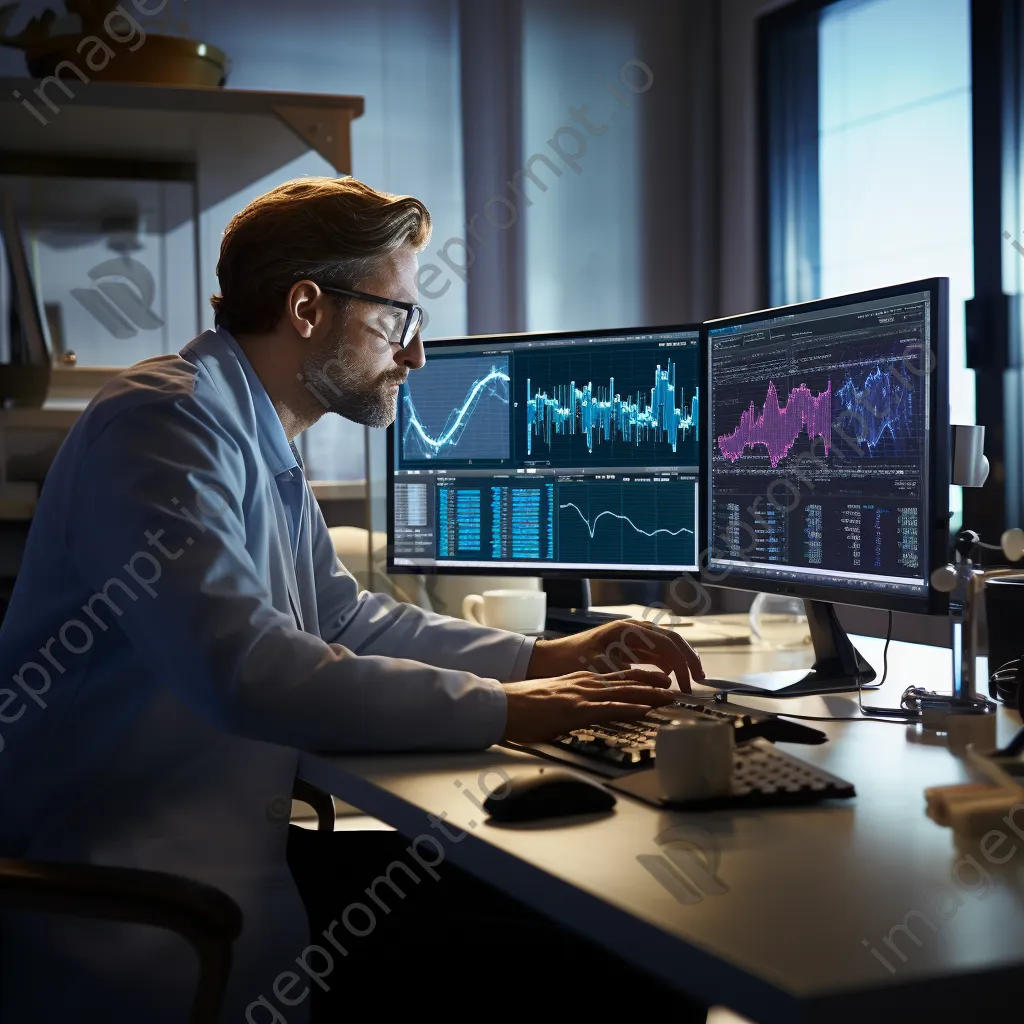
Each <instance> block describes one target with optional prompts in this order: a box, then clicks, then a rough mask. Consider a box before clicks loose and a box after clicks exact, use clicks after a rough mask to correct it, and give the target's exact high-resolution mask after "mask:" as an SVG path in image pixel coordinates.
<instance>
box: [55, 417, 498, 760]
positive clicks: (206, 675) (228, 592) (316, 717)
mask: <svg viewBox="0 0 1024 1024" xmlns="http://www.w3.org/2000/svg"><path fill="white" fill-rule="evenodd" d="M262 467H263V464H262V461H261V460H259V459H258V457H257V456H256V455H255V454H254V453H253V452H252V451H251V450H250V449H249V448H248V446H247V445H246V444H244V443H243V444H240V443H239V442H238V440H237V439H236V438H234V437H233V436H232V434H231V433H230V431H229V430H227V429H226V428H225V427H224V425H223V424H221V423H219V422H218V421H217V418H216V415H215V413H214V412H212V411H210V410H208V409H207V408H206V407H205V406H200V405H199V403H197V402H195V401H194V400H193V399H191V398H190V397H181V398H161V399H159V400H155V401H150V402H148V403H146V404H143V405H139V406H135V407H133V408H131V409H128V410H125V411H122V412H121V413H119V414H118V415H117V416H116V417H114V419H113V420H112V421H111V422H110V423H108V424H107V425H106V426H105V427H104V429H103V430H102V432H101V433H100V434H99V435H98V436H97V437H96V438H94V439H93V440H92V441H91V443H90V444H88V446H87V448H86V449H85V450H84V452H83V454H82V457H81V458H80V459H79V462H78V465H77V467H76V476H75V479H74V481H73V485H72V488H71V494H72V500H73V503H74V513H73V514H72V515H69V517H68V526H67V530H66V536H65V541H66V543H67V545H68V549H69V553H70V557H71V559H72V562H73V564H74V565H75V566H76V568H77V571H78V573H79V574H80V575H81V576H82V578H83V579H84V581H85V583H86V584H87V585H88V586H89V587H91V588H93V590H94V592H95V593H97V594H102V593H105V592H106V591H105V590H104V588H105V587H106V588H107V589H108V590H109V587H110V585H111V582H112V581H113V580H117V581H120V582H123V583H124V584H127V585H128V586H129V587H130V588H131V591H132V594H133V597H132V599H131V600H130V601H129V600H122V601H121V602H120V610H119V613H118V618H117V625H118V626H119V628H120V629H121V630H122V631H123V633H124V634H125V636H126V637H127V638H128V641H129V642H130V643H131V645H132V646H133V647H134V649H135V651H136V653H137V655H138V657H139V658H140V659H141V660H142V661H143V662H144V663H145V664H146V665H148V666H149V667H150V669H151V671H152V673H153V675H154V676H155V677H156V678H158V679H159V680H160V681H161V682H162V683H163V684H164V685H165V686H167V687H168V688H169V689H171V690H172V691H173V692H174V693H175V694H177V695H178V696H179V698H180V699H181V700H182V701H183V702H184V703H186V704H187V705H188V706H189V707H191V708H193V709H194V710H195V711H196V712H197V713H198V714H200V715H201V716H203V717H204V718H206V719H207V720H208V721H210V722H212V723H213V724H214V725H215V726H217V727H218V728H221V729H223V730H224V731H228V732H232V733H236V734H238V735H242V736H246V737H249V738H252V739H258V740H264V741H268V742H272V743H277V744H281V745H286V746H292V747H296V748H299V749H304V750H387V749H392V750H397V749H401V750H426V749H455V750H460V749H482V748H485V747H487V746H490V745H491V744H492V743H496V742H498V741H499V740H500V739H501V737H502V735H503V734H504V730H505V715H506V708H505V695H504V693H503V691H502V687H501V682H500V681H499V679H498V678H496V677H495V675H494V673H493V672H488V671H486V667H485V659H476V658H466V659H460V658H454V659H453V658H442V659H440V661H441V662H442V664H441V665H440V666H439V667H435V666H429V665H426V664H423V663H422V662H419V661H417V660H415V658H414V657H410V656H408V655H411V654H412V653H413V652H414V651H423V650H425V649H426V646H425V644H424V643H423V642H420V643H419V644H415V645H407V644H405V643H404V642H401V638H403V637H406V636H412V635H414V634H417V633H419V632H420V630H421V629H422V628H423V627H422V624H419V623H417V621H416V618H415V616H405V617H403V616H402V615H399V616H397V621H401V626H400V627H398V629H397V631H396V632H395V633H394V634H393V636H392V635H390V634H389V636H388V638H387V639H385V636H384V631H383V629H380V628H377V627H379V626H380V624H381V622H382V621H383V620H384V619H387V618H388V617H389V616H392V617H394V612H393V611H392V610H388V609H385V608H384V607H383V606H376V605H372V603H370V602H365V601H363V602H361V603H362V604H364V605H365V609H366V610H365V611H364V610H362V609H361V608H360V609H356V610H355V612H354V614H353V615H352V616H351V623H350V624H351V625H354V626H356V628H353V629H352V630H351V633H352V641H353V643H354V644H355V645H356V646H357V647H358V648H359V650H358V651H356V650H354V649H353V647H351V646H347V645H346V644H345V643H342V642H326V641H325V640H322V639H320V638H319V637H316V636H314V635H313V634H311V633H307V632H305V631H303V630H301V629H299V628H298V626H297V624H296V622H295V620H294V617H293V616H292V615H290V614H286V613H284V612H282V611H281V610H279V609H278V608H276V607H275V606H274V604H273V600H272V596H271V595H272V585H273V578H274V576H275V574H280V573H281V572H283V566H282V563H281V559H282V558H283V557H288V556H290V552H282V551H281V550H280V545H279V541H278V534H277V529H276V520H274V519H273V509H274V504H273V501H272V497H273V495H272V490H268V489H272V488H273V487H274V481H273V480H272V478H270V477H269V475H268V474H266V472H265V470H264V471H261V468H262ZM250 552H252V553H250ZM254 556H255V557H254ZM282 580H283V577H280V576H279V578H278V583H279V584H280V585H281V586H283V582H281V581H282ZM371 605H372V607H374V608H376V609H377V610H376V611H373V610H371ZM347 632H348V631H342V632H339V640H340V639H341V638H342V637H344V635H345V633H347ZM467 646H471V642H469V641H467ZM507 648H508V651H509V655H508V661H509V662H510V663H513V662H516V660H517V657H518V654H517V653H513V652H512V645H511V643H509V644H508V645H507ZM395 653H401V654H402V655H403V656H402V657H392V656H389V655H392V654H395ZM456 661H461V662H462V667H454V666H455V662H456ZM449 666H451V667H449ZM470 666H472V667H475V668H476V669H477V671H476V672H474V671H472V668H471V667H470ZM496 667H498V668H504V667H505V666H496ZM96 671H98V672H101V671H102V664H101V663H98V664H97V668H96Z"/></svg>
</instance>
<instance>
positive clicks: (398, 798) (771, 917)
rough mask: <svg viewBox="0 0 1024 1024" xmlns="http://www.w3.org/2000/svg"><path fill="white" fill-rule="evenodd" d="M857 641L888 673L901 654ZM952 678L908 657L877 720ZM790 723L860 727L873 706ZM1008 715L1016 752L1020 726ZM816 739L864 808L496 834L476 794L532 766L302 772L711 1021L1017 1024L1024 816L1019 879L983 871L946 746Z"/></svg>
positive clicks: (795, 658) (902, 736)
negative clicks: (929, 813) (961, 823)
mask: <svg viewBox="0 0 1024 1024" xmlns="http://www.w3.org/2000/svg"><path fill="white" fill-rule="evenodd" d="M855 642H856V643H857V646H858V648H859V649H860V650H861V652H862V653H863V654H864V655H865V656H866V657H867V658H868V659H869V660H870V661H871V662H872V664H873V665H875V666H876V668H880V667H881V650H882V642H881V641H879V640H875V639H872V638H864V637H857V638H855ZM808 655H809V652H798V651H793V652H786V653H784V654H782V655H780V654H778V653H772V652H766V651H763V650H757V649H742V648H741V649H739V650H737V649H735V648H732V649H730V648H723V649H719V650H708V651H706V652H702V658H703V660H704V663H705V667H706V669H707V672H708V674H709V675H715V676H729V675H736V674H739V673H742V672H746V671H762V670H765V669H769V668H772V667H780V668H782V667H786V668H791V667H802V666H803V665H807V664H808V663H809V657H808ZM801 659H802V660H801ZM949 665H950V652H949V651H948V650H940V649H937V648H927V647H921V646H918V645H913V644H903V643H893V644H892V645H891V647H890V651H889V675H890V680H891V681H890V682H889V683H887V685H886V687H885V688H884V689H883V690H882V691H880V692H873V693H872V703H883V702H884V703H887V704H890V705H892V704H895V703H896V702H897V701H898V698H899V694H900V693H901V692H902V690H903V689H904V688H905V687H906V686H907V685H908V684H910V683H922V684H927V685H929V686H930V687H931V686H934V687H936V688H938V687H939V686H940V685H942V680H944V679H947V678H948V677H949ZM749 700H750V703H751V705H752V706H753V705H755V704H758V703H760V704H763V706H766V707H768V706H775V707H777V706H778V702H762V701H757V700H755V699H754V698H750V699H749ZM786 707H788V708H790V709H791V710H792V711H793V712H795V713H796V712H798V713H806V714H829V713H832V714H836V715H845V714H850V713H852V711H853V709H855V707H856V698H855V697H854V698H853V699H852V700H851V699H850V698H847V697H844V696H839V697H837V696H830V697H827V698H804V699H801V700H799V701H787V702H786ZM1000 715H1001V721H1000V725H999V728H1000V735H999V740H1000V743H1004V742H1005V741H1006V740H1007V739H1008V738H1009V736H1010V735H1012V734H1013V732H1015V731H1016V728H1017V727H1018V725H1019V721H1018V720H1017V719H1016V715H1011V714H1010V713H1009V712H1006V711H1001V712H1000ZM817 724H818V725H819V726H820V727H821V728H824V729H825V730H826V731H827V732H828V733H829V734H830V736H831V742H829V743H827V744H824V745H823V746H820V747H798V746H792V745H783V746H784V749H787V750H789V751H790V752H791V753H794V754H796V755H797V756H799V757H803V758H805V759H807V760H808V761H812V762H815V763H817V764H820V765H822V766H823V767H825V768H827V769H828V770H830V771H833V772H834V773H836V774H838V775H840V776H842V777H844V778H846V779H848V780H850V781H851V782H853V783H854V784H855V786H856V788H857V794H858V795H857V797H856V799H855V800H852V801H849V802H848V803H842V804H840V805H838V806H822V807H811V808H794V809H782V808H780V809H772V810H765V811H757V812H753V811H750V812H743V813H731V812H716V813H712V814H681V813H669V812H665V811H660V810H658V809H656V808H653V807H649V806H646V805H644V804H641V803H639V802H636V801H634V800H632V799H630V798H628V797H625V796H620V797H619V801H618V804H617V806H616V809H615V812H614V813H613V814H611V815H609V816H607V817H604V818H600V819H598V820H592V819H591V820H584V821H580V820H577V821H575V822H570V821H563V822H560V823H555V824H545V825H543V826H541V825H529V826H505V827H500V826H497V825H491V824H488V823H486V822H484V821H483V815H482V812H481V811H480V810H479V808H478V807H476V806H474V804H473V802H471V800H470V799H469V797H468V796H467V791H469V795H471V796H476V797H477V798H478V799H479V798H480V797H481V796H482V795H483V794H484V793H485V792H486V791H487V790H489V789H493V788H495V787H496V786H497V785H498V784H500V781H501V776H500V772H508V773H510V774H511V773H514V772H516V771H517V770H521V769H524V768H532V767H533V766H535V765H536V764H537V763H538V762H537V759H535V758H533V757H532V756H530V755H528V754H523V753H520V752H515V751H510V750H506V749H504V748H500V747H492V748H491V749H490V750H488V751H485V752H482V753H479V754H447V755H446V754H430V755H397V756H396V755H385V756H371V757H366V756H362V757H360V756H305V757H304V758H303V760H302V763H301V766H300V773H301V774H302V775H303V777H304V778H306V779H308V780H309V781H310V782H312V783H314V784H315V785H317V786H320V787H321V788H323V789H327V790H329V791H330V792H332V793H334V794H335V795H337V796H338V797H340V798H341V799H342V800H345V801H349V802H351V803H353V804H355V805H356V806H358V807H360V808H362V809H363V810H364V811H365V812H366V813H368V814H372V815H375V816H377V817H379V818H380V819H382V820H384V821H386V822H388V823H389V824H391V825H393V826H395V828H397V829H398V830H399V831H401V832H403V833H404V834H406V835H409V836H413V837H415V836H418V835H433V836H437V837H438V839H439V841H440V842H441V843H442V844H443V856H444V857H445V858H446V859H449V860H451V861H452V862H453V863H456V864H458V865H459V866H461V867H464V868H466V869H467V870H469V871H471V872H472V873H474V874H476V875H477V876H479V877H481V878H483V879H484V880H486V881H488V882H489V883H491V884H492V885H494V886H496V887H497V888H499V889H502V890H504V891H506V892H508V893H510V894H512V895H513V896H515V897H517V898H519V899H520V900H522V901H523V902H525V903H527V904H530V905H531V906H533V907H535V908H536V909H538V910H540V911H542V912H544V913H546V914H548V915H549V916H551V917H553V918H555V919H557V920H559V921H562V922H563V923H565V924H568V925H570V926H573V927H575V928H577V929H578V930H580V931H581V932H583V933H584V934H586V935H588V936H589V937H590V938H591V939H592V940H594V941H595V942H597V943H599V944H601V945H602V946H604V947H606V948H607V949H609V950H611V951H613V952H614V953H616V954H618V955H620V956H622V957H623V958H624V959H626V960H629V961H632V962H633V963H636V964H639V965H641V966H644V967H646V969H648V970H649V971H651V972H652V973H654V974H656V975H658V976H660V977H662V978H664V979H665V980H666V981H668V982H670V983H671V984H674V985H676V986H677V987H679V988H680V989H682V990H684V991H686V992H689V993H691V994H692V995H694V996H695V997H697V998H699V999H701V1000H703V1001H704V1002H706V1003H707V1004H708V1005H724V1006H728V1007H730V1008H731V1009H733V1010H735V1011H736V1012H738V1013H740V1014H742V1015H744V1016H746V1017H748V1018H750V1019H752V1020H754V1021H757V1022H761V1024H775V1022H778V1024H794V1022H803V1021H807V1022H812V1021H813V1022H823V1024H824V1022H828V1024H839V1022H847V1021H849V1022H863V1021H866V1020H870V1021H871V1022H872V1024H884V1022H888V1021H893V1022H895V1021H901V1022H903V1021H905V1020H907V1019H908V1018H909V1019H911V1020H935V1021H957V1022H960V1021H974V1020H986V1019H993V1020H995V1019H996V1018H995V1016H994V1013H993V1015H992V1016H991V1018H990V1017H988V1016H987V1015H981V1014H978V1013H976V1007H977V1006H978V1003H979V1000H980V999H991V1002H990V1003H989V1006H990V1007H996V1006H998V1007H1001V1008H1002V1012H1003V1013H1004V1014H1005V1013H1010V1014H1011V1015H1012V1014H1015V1013H1016V1012H1017V1011H1014V1010H1013V1009H1012V1007H1014V1006H1017V1007H1019V1006H1020V1005H1022V1003H1024V810H1022V811H1021V812H1020V813H1018V814H1017V816H1016V818H1015V821H1016V823H1017V826H1018V828H1019V830H1020V834H1019V835H1018V834H1016V833H1015V832H1014V831H1013V830H1012V829H1011V828H1010V827H1009V826H1007V828H1006V835H1007V839H1006V840H1005V842H1004V844H1003V845H1002V846H1001V847H1000V848H999V856H1004V855H1005V854H1006V853H1008V852H1010V850H1011V849H1013V848H1015V850H1016V852H1015V853H1014V855H1013V856H1012V857H1011V858H1010V859H1009V861H1008V862H1007V864H1006V865H1005V866H1004V867H1003V868H997V867H995V866H994V865H992V864H991V863H989V862H988V860H987V859H986V858H985V857H984V856H983V855H982V853H981V851H980V850H973V851H965V852H966V853H967V854H968V855H970V856H972V857H973V858H974V862H975V863H976V864H978V865H979V866H980V867H981V868H982V869H983V871H984V872H985V873H984V874H981V873H979V872H978V871H977V870H975V869H974V867H973V866H972V864H971V862H970V861H967V860H964V859H963V857H964V854H963V853H958V852H957V851H956V849H955V847H954V842H953V836H952V833H951V832H950V831H949V830H948V829H944V828H940V827H939V826H937V825H935V824H934V823H933V822H932V821H931V820H929V819H928V818H927V817H926V816H925V813H924V796H923V790H924V788H925V787H926V786H930V785H938V784H943V783H952V782H958V781H963V780H964V779H965V778H966V773H965V772H964V770H963V768H962V765H961V763H960V762H959V761H958V760H957V759H956V758H955V757H954V756H953V755H952V754H951V753H950V752H949V751H948V750H947V749H946V748H945V746H939V745H930V744H929V743H928V742H927V741H926V739H925V738H923V737H921V736H919V735H918V734H917V733H916V730H908V728H907V727H905V726H900V725H895V724H892V723H883V722H855V723H817ZM428 814H432V815H435V816H438V815H442V814H444V815H445V818H446V825H447V827H448V828H449V829H452V831H451V833H450V834H451V835H454V836H456V839H457V840H458V841H455V842H452V841H448V840H447V839H446V838H445V837H444V836H443V835H442V834H441V833H440V832H439V830H437V829H434V828H432V827H431V826H430V823H429V821H428V819H427V815H428ZM454 829H462V830H464V831H465V836H464V838H461V839H459V838H458V833H457V832H456V831H454ZM670 829H676V830H677V832H676V834H675V838H673V833H671V832H668V830H670ZM666 833H667V835H666ZM659 838H660V839H661V841H662V844H664V842H665V841H666V840H670V841H672V842H675V843H677V844H679V845H680V846H681V847H683V848H684V849H685V850H688V851H690V853H689V856H691V857H692V858H693V861H692V863H693V864H694V866H695V868H696V869H697V870H696V872H695V874H694V873H691V878H694V877H697V878H700V876H701V875H702V870H701V869H702V868H704V869H705V870H704V872H703V876H704V877H703V883H702V884H703V889H704V892H703V893H702V892H701V891H700V889H698V888H694V890H693V891H692V892H689V891H688V890H687V889H686V888H685V887H680V888H679V891H677V892H676V893H675V894H673V893H672V892H670V891H669V890H668V889H666V888H665V887H664V886H663V885H662V884H661V883H660V882H659V881H658V880H657V879H656V878H655V877H654V875H653V874H652V873H651V872H650V871H649V870H648V869H647V868H646V867H645V866H644V864H643V862H642V861H640V860H638V858H640V857H644V856H645V855H646V856H660V855H661V854H662V853H663V849H664V847H663V845H659V841H658V840H659ZM425 849H427V850H428V852H427V853H425V854H424V856H425V857H428V858H429V857H431V856H432V854H431V853H430V852H429V849H430V847H429V844H427V846H426V847H425ZM386 867H387V865H381V871H382V872H383V871H384V869H385V868H386ZM708 867H709V868H710V876H711V877H710V878H709V877H708V871H707V870H706V869H707V868H708ZM989 879H990V880H991V881H989ZM716 880H717V881H716ZM371 881H372V879H367V885H369V884H370V882H371ZM439 884H443V883H439ZM922 915H924V916H922ZM924 917H927V919H928V920H927V921H926V920H925V919H924ZM929 921H930V922H931V924H932V925H933V926H934V927H930V926H929V923H928V922H929ZM886 939H889V942H890V943H891V945H890V944H887V943H886ZM872 950H874V951H876V952H877V954H878V956H880V957H882V958H884V959H885V961H886V963H887V964H888V965H889V966H888V967H887V966H885V964H883V963H882V961H881V960H879V959H878V956H876V955H875V954H874V953H873V952H872ZM897 951H898V952H897ZM593 980H594V983H595V984H599V980H600V979H593ZM638 1006H642V997H641V1001H640V1002H639V1003H638Z"/></svg>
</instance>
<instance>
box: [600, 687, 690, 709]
mask: <svg viewBox="0 0 1024 1024" xmlns="http://www.w3.org/2000/svg"><path fill="white" fill-rule="evenodd" d="M599 692H600V695H601V698H602V699H601V700H594V701H591V703H594V704H601V703H603V701H608V700H611V701H622V702H625V703H628V704H646V705H647V706H648V707H661V706H662V705H664V704H671V703H672V702H673V701H674V700H675V694H673V693H669V692H668V691H667V690H664V689H662V688H661V687H658V686H638V685H636V684H631V683H613V684H612V685H610V686H608V687H607V688H605V689H604V690H603V691H595V690H591V689H589V688H588V690H587V698H588V700H589V698H590V696H591V694H594V695H595V696H596V695H597V694H598V693H599Z"/></svg>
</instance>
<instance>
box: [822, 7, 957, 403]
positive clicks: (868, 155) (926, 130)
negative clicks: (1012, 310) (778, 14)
mask: <svg viewBox="0 0 1024 1024" xmlns="http://www.w3.org/2000/svg"><path fill="white" fill-rule="evenodd" d="M969 8H970V4H969V0H842V2H840V3H836V4H833V5H831V6H830V7H827V8H825V10H824V11H823V12H822V15H821V20H820V23H819V26H818V45H819V56H818V76H819V90H818V97H819V99H818V125H819V146H818V168H819V177H818V189H819V226H820V233H821V234H820V239H821V242H820V244H821V250H820V252H821V257H820V260H821V262H820V266H821V283H820V289H821V292H822V294H823V295H837V294H841V293H843V292H852V291H861V290H863V289H866V288H874V287H881V286H882V285H886V284H894V283H897V282H899V281H911V280H917V279H920V278H924V277H937V276H942V277H948V278H949V309H950V316H949V360H950V384H949V401H950V415H951V416H952V422H953V423H974V421H975V408H974V374H973V372H972V371H970V370H968V369H967V368H966V365H967V363H966V353H965V327H964V323H965V321H964V303H965V302H966V301H967V299H969V298H970V297H971V295H973V293H974V247H973V237H972V232H973V212H972V195H971V69H970V24H969V22H970V9H969Z"/></svg>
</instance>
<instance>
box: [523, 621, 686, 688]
mask: <svg viewBox="0 0 1024 1024" xmlns="http://www.w3.org/2000/svg"><path fill="white" fill-rule="evenodd" d="M635 665H655V666H657V667H658V668H660V669H661V670H662V671H663V672H674V673H675V677H676V681H677V682H678V683H679V689H680V690H682V691H683V692H684V693H689V692H690V680H691V679H696V680H697V681H698V682H700V681H701V680H702V679H704V678H705V674H704V669H703V668H702V667H701V663H700V657H699V656H698V655H697V652H696V651H695V650H694V649H693V648H692V647H691V646H690V645H689V644H688V643H687V642H686V641H685V640H684V639H683V638H682V637H681V636H679V635H678V634H676V633H674V632H672V631H671V630H669V629H662V628H661V627H659V626H656V625H654V623H652V622H644V621H643V620H642V619H622V620H618V621H615V622H609V623H607V624H606V625H604V626H598V627H596V628H595V629H590V630H587V632H586V633H576V634H574V635H572V636H566V637H562V638H560V639H558V640H538V641H537V643H536V644H534V647H533V655H532V656H531V658H530V664H529V666H528V668H527V670H526V677H527V678H528V679H541V678H545V679H547V678H551V677H553V676H559V675H563V674H564V673H566V672H577V671H579V670H580V669H581V668H582V669H585V670H586V671H587V672H589V673H605V672H615V671H618V670H621V669H628V668H632V667H633V666H635Z"/></svg>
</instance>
